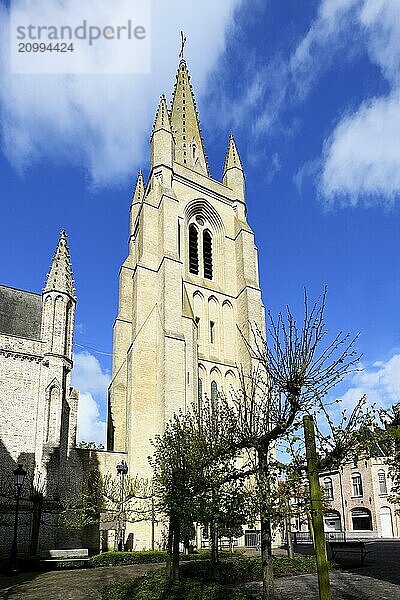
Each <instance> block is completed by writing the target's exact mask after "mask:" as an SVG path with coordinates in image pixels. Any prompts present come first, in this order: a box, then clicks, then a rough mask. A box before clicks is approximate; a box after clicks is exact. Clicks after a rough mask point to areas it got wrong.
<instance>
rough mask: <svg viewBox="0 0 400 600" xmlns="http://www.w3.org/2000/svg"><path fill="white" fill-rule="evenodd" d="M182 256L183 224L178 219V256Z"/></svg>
mask: <svg viewBox="0 0 400 600" xmlns="http://www.w3.org/2000/svg"><path fill="white" fill-rule="evenodd" d="M180 257H181V224H180V222H179V221H178V258H180Z"/></svg>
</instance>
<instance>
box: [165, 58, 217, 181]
mask: <svg viewBox="0 0 400 600" xmlns="http://www.w3.org/2000/svg"><path fill="white" fill-rule="evenodd" d="M171 127H172V132H173V134H174V137H175V160H176V161H177V162H178V163H180V164H182V165H186V166H188V167H190V168H191V169H194V170H195V171H198V172H199V173H203V174H205V175H209V168H208V164H207V157H206V153H205V149H204V144H203V138H202V136H201V129H200V123H199V118H198V114H197V110H196V101H195V98H194V94H193V90H192V86H191V84H190V75H189V71H188V68H187V64H186V61H185V59H184V58H182V59H181V61H180V63H179V67H178V73H177V76H176V83H175V88H174V91H173V95H172V109H171Z"/></svg>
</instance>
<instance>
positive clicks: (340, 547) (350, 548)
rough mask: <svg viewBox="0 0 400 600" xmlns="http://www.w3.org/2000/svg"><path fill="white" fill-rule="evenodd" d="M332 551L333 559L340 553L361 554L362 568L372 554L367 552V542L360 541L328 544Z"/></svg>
mask: <svg viewBox="0 0 400 600" xmlns="http://www.w3.org/2000/svg"><path fill="white" fill-rule="evenodd" d="M328 543H329V547H330V549H331V554H332V559H333V560H335V556H336V555H337V554H339V553H343V554H360V558H361V566H363V565H364V559H365V557H366V556H367V554H369V553H370V552H371V550H367V548H366V544H365V542H362V541H360V540H351V541H347V542H328Z"/></svg>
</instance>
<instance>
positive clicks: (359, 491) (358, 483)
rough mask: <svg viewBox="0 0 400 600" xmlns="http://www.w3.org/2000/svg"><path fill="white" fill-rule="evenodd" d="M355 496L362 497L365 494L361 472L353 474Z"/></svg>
mask: <svg viewBox="0 0 400 600" xmlns="http://www.w3.org/2000/svg"><path fill="white" fill-rule="evenodd" d="M351 483H352V491H353V497H356V498H360V497H361V496H362V495H363V488H362V480H361V475H360V473H354V474H353V475H352V476H351Z"/></svg>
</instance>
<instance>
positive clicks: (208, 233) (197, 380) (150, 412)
mask: <svg viewBox="0 0 400 600" xmlns="http://www.w3.org/2000/svg"><path fill="white" fill-rule="evenodd" d="M246 212H247V210H246V196H245V176H244V170H243V165H242V162H241V159H240V156H239V152H238V149H237V146H236V144H235V140H234V138H233V136H232V135H231V136H230V138H229V141H228V148H227V153H226V158H225V164H224V168H223V173H222V181H217V180H215V179H213V178H212V177H211V176H210V172H209V166H208V162H207V156H206V152H205V147H204V143H203V138H202V134H201V129H200V123H199V118H198V114H197V110H196V102H195V98H194V94H193V90H192V86H191V84H190V75H189V71H188V67H187V64H186V61H185V60H184V59H182V60H181V61H180V64H179V68H178V73H177V76H176V83H175V87H174V91H173V95H172V103H171V106H170V107H169V106H168V104H167V100H166V98H165V96H161V99H160V103H159V106H158V109H157V112H156V117H155V121H154V126H153V131H152V135H151V171H150V175H149V180H148V181H147V183H145V181H144V179H143V175H142V173H141V172H140V173H139V175H138V178H137V183H136V188H135V191H134V194H133V198H132V204H131V209H130V237H129V254H128V257H127V259H126V260H125V262H124V263H123V265H122V267H121V270H120V278H119V309H118V316H117V318H116V321H115V324H114V343H113V375H112V381H111V385H110V388H109V421H108V449H109V450H115V451H126V452H127V453H128V463H129V465H130V468H131V472H132V473H136V472H138V473H139V475H140V476H142V477H143V476H150V475H151V469H150V466H149V464H148V456H149V455H150V454H151V453H152V446H151V444H150V440H151V439H154V438H155V436H156V435H157V434H162V433H163V430H164V424H165V423H166V421H167V420H168V419H170V418H171V417H172V415H173V413H174V412H176V411H178V410H179V409H183V410H185V409H187V408H188V407H190V405H191V404H192V403H194V402H201V400H202V398H203V397H204V395H208V396H211V397H212V396H214V395H216V394H217V391H218V390H219V389H225V390H227V391H228V390H229V388H230V387H231V386H235V382H236V381H237V377H238V367H239V366H243V367H244V368H249V367H250V366H251V358H250V356H249V353H248V350H247V348H246V344H245V343H244V341H243V337H242V336H244V337H247V338H249V339H250V326H249V323H250V322H256V323H257V325H258V326H259V327H260V329H261V330H264V328H265V323H264V307H263V303H262V299H261V290H260V285H259V279H258V258H257V248H256V246H255V242H254V234H253V232H252V230H251V228H250V226H249V224H248V223H247V219H246Z"/></svg>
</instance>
